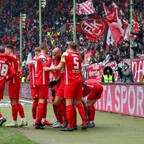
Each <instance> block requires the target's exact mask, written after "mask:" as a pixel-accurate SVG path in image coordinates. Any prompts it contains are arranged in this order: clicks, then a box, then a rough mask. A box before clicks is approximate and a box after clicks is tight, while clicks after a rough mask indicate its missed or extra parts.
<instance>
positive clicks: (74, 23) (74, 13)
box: [73, 0, 76, 42]
mask: <svg viewBox="0 0 144 144" xmlns="http://www.w3.org/2000/svg"><path fill="white" fill-rule="evenodd" d="M73 41H74V42H76V0H73Z"/></svg>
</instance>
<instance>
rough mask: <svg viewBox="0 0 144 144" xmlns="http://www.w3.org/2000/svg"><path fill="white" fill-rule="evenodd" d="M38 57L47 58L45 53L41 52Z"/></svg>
mask: <svg viewBox="0 0 144 144" xmlns="http://www.w3.org/2000/svg"><path fill="white" fill-rule="evenodd" d="M38 58H41V59H46V56H45V55H43V54H39V55H38Z"/></svg>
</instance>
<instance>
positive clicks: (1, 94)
mask: <svg viewBox="0 0 144 144" xmlns="http://www.w3.org/2000/svg"><path fill="white" fill-rule="evenodd" d="M3 93H4V89H0V100H2V99H3Z"/></svg>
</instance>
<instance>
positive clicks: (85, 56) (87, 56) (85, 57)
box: [84, 51, 92, 64]
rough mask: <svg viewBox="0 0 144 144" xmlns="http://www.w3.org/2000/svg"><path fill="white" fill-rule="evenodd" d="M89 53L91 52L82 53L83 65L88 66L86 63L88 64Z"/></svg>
mask: <svg viewBox="0 0 144 144" xmlns="http://www.w3.org/2000/svg"><path fill="white" fill-rule="evenodd" d="M91 53H92V52H91V51H88V52H85V53H84V63H85V64H88V63H89V61H90V56H91Z"/></svg>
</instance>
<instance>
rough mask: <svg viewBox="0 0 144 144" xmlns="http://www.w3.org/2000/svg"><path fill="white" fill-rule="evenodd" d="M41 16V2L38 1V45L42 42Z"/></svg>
mask: <svg viewBox="0 0 144 144" xmlns="http://www.w3.org/2000/svg"><path fill="white" fill-rule="evenodd" d="M41 16H42V14H41V0H39V45H40V44H41V42H42V17H41Z"/></svg>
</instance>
